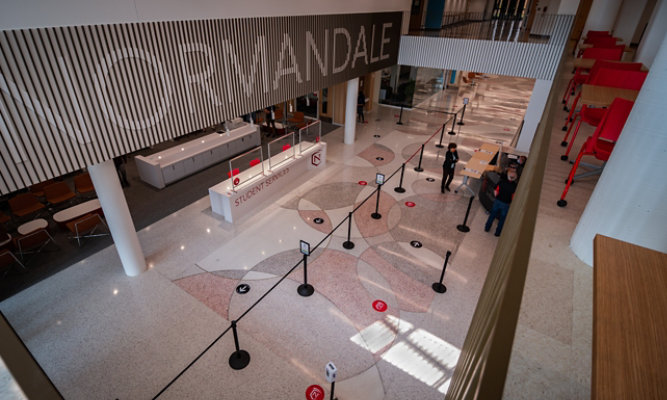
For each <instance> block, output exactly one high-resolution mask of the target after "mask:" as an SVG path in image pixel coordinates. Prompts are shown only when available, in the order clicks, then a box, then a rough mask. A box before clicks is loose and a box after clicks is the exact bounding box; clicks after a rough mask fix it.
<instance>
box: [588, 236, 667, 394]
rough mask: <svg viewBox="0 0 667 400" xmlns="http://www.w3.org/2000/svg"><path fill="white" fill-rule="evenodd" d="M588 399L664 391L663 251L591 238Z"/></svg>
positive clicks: (666, 298) (666, 263)
mask: <svg viewBox="0 0 667 400" xmlns="http://www.w3.org/2000/svg"><path fill="white" fill-rule="evenodd" d="M594 248H595V253H594V257H595V261H594V265H595V266H594V269H593V375H592V383H591V398H592V399H658V398H663V397H662V396H664V395H665V393H666V392H667V346H665V338H666V337H667V311H666V310H667V291H666V290H665V288H666V287H667V254H665V253H660V252H657V251H654V250H650V249H646V248H643V247H639V246H636V245H633V244H630V243H626V242H623V241H620V240H616V239H612V238H609V237H606V236H602V235H597V236H596V237H595V241H594Z"/></svg>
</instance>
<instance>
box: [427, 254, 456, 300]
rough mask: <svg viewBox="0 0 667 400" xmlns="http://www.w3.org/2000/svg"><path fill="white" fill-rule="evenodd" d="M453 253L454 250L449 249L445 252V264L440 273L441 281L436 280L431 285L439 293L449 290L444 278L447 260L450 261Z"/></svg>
mask: <svg viewBox="0 0 667 400" xmlns="http://www.w3.org/2000/svg"><path fill="white" fill-rule="evenodd" d="M451 255H452V252H451V251H449V250H447V254H445V265H443V266H442V273H441V274H440V281H438V282H434V283H433V284H432V285H431V288H433V290H435V291H436V292H438V293H445V292H446V291H447V287H446V286H445V285H443V284H442V280H443V279H445V270H446V269H447V262H448V261H449V256H451Z"/></svg>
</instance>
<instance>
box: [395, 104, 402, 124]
mask: <svg viewBox="0 0 667 400" xmlns="http://www.w3.org/2000/svg"><path fill="white" fill-rule="evenodd" d="M402 119H403V104H401V113H400V114H398V122H397V123H396V125H403V122H402V121H401V120H402Z"/></svg>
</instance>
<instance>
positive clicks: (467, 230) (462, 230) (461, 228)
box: [456, 196, 475, 232]
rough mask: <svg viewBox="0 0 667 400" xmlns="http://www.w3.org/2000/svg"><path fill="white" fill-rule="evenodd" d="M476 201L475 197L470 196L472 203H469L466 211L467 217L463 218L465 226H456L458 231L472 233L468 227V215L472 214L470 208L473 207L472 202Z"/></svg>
mask: <svg viewBox="0 0 667 400" xmlns="http://www.w3.org/2000/svg"><path fill="white" fill-rule="evenodd" d="M473 200H475V196H470V201H469V202H468V209H467V210H466V216H465V218H463V224H461V225H456V229H458V230H459V231H461V232H470V228H469V227H468V225H466V222H468V215H469V214H470V207H471V206H472V201H473Z"/></svg>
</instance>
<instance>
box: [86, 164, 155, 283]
mask: <svg viewBox="0 0 667 400" xmlns="http://www.w3.org/2000/svg"><path fill="white" fill-rule="evenodd" d="M88 172H89V173H90V178H91V180H92V181H93V185H95V191H96V192H97V197H99V199H100V204H101V205H102V211H104V217H105V218H106V221H107V225H109V231H111V237H112V238H113V241H114V244H115V245H116V250H117V251H118V255H119V256H120V261H121V262H122V263H123V268H124V269H125V274H127V275H128V276H136V275H139V274H140V273H142V272H143V271H145V270H146V260H145V259H144V254H143V251H142V250H141V246H140V245H139V238H138V237H137V232H136V230H135V229H134V222H132V217H131V216H130V210H129V209H128V208H127V202H126V201H125V195H124V194H123V189H122V188H121V186H120V180H119V179H118V174H117V173H116V168H115V166H114V163H113V160H108V161H105V162H103V163H100V164H95V165H92V166H89V167H88Z"/></svg>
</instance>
